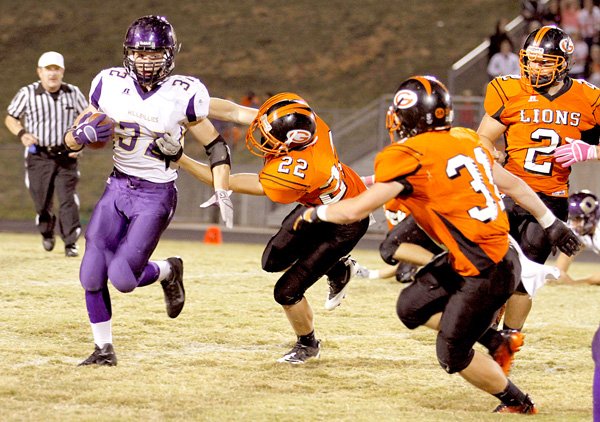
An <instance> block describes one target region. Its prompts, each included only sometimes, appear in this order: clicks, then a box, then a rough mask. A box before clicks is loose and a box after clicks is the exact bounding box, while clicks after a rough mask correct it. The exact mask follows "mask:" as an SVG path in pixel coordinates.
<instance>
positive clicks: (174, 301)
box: [160, 256, 185, 318]
mask: <svg viewBox="0 0 600 422" xmlns="http://www.w3.org/2000/svg"><path fill="white" fill-rule="evenodd" d="M167 262H168V263H169V265H171V274H170V275H169V276H168V277H167V278H166V279H165V280H162V281H161V282H160V284H161V286H162V288H163V292H164V294H165V304H166V305H167V315H169V317H171V318H177V316H178V315H179V314H180V313H181V310H182V309H183V305H184V304H185V290H184V288H183V260H182V259H181V258H179V257H178V256H176V257H172V258H167Z"/></svg>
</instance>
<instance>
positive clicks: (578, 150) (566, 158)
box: [554, 138, 598, 167]
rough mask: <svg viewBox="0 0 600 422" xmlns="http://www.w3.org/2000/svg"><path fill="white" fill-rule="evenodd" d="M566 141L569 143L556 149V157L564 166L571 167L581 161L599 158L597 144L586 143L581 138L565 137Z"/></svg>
mask: <svg viewBox="0 0 600 422" xmlns="http://www.w3.org/2000/svg"><path fill="white" fill-rule="evenodd" d="M565 141H567V145H562V146H560V147H558V148H556V151H554V158H555V159H556V162H557V163H560V165H561V166H562V167H570V166H571V165H572V164H574V163H578V162H580V161H587V160H597V159H598V152H597V151H596V146H595V145H590V144H586V143H585V142H583V141H580V140H579V139H571V138H565Z"/></svg>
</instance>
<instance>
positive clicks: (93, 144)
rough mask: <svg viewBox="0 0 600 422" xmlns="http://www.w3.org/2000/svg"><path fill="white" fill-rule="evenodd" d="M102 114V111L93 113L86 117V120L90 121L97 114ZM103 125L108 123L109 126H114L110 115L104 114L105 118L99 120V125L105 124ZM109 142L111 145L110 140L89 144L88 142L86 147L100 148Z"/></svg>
mask: <svg viewBox="0 0 600 422" xmlns="http://www.w3.org/2000/svg"><path fill="white" fill-rule="evenodd" d="M103 114H104V113H93V114H92V115H91V116H90V117H88V118H87V119H86V121H88V122H90V121H92V120H94V119H95V118H97V117H98V116H100V115H103ZM105 125H110V126H112V127H114V125H115V122H114V121H113V120H112V119H111V118H110V117H108V116H106V118H105V119H104V120H102V121H101V122H100V126H105ZM109 144H110V145H111V146H112V141H107V142H93V143H91V144H88V145H87V146H86V147H87V148H89V149H102V148H105V147H106V146H107V145H109Z"/></svg>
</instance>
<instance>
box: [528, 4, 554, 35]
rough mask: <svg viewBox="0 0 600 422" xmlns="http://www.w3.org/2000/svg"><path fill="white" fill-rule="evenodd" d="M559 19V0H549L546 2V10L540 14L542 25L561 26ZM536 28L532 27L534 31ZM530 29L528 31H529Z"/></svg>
mask: <svg viewBox="0 0 600 422" xmlns="http://www.w3.org/2000/svg"><path fill="white" fill-rule="evenodd" d="M560 21H561V19H560V1H559V0H550V1H549V2H548V3H546V12H545V13H544V14H543V15H542V20H541V22H542V25H556V26H561V22H560ZM535 29H537V28H532V30H531V31H534V30H535ZM531 31H529V32H530V33H531Z"/></svg>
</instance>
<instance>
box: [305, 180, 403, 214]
mask: <svg viewBox="0 0 600 422" xmlns="http://www.w3.org/2000/svg"><path fill="white" fill-rule="evenodd" d="M403 189H404V186H403V185H402V184H400V183H398V182H388V183H375V184H374V185H373V186H371V188H369V189H368V190H366V191H364V192H362V193H361V194H360V195H358V196H355V197H354V198H350V199H344V200H342V201H340V202H336V203H335V204H329V205H321V206H319V207H317V208H316V213H317V216H318V218H319V219H320V220H322V221H329V222H331V223H338V224H348V223H353V222H355V221H359V220H362V219H363V218H366V217H368V216H369V214H370V213H371V212H373V211H374V210H376V209H378V208H379V207H381V206H383V205H384V204H385V203H386V202H387V201H389V200H390V199H392V198H395V197H396V196H398V194H399V193H400V192H402V190H403ZM309 211H310V210H309Z"/></svg>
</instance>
